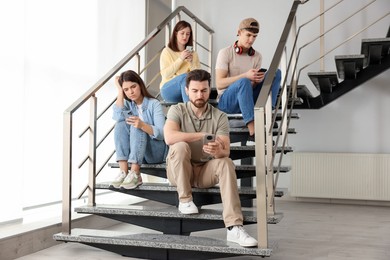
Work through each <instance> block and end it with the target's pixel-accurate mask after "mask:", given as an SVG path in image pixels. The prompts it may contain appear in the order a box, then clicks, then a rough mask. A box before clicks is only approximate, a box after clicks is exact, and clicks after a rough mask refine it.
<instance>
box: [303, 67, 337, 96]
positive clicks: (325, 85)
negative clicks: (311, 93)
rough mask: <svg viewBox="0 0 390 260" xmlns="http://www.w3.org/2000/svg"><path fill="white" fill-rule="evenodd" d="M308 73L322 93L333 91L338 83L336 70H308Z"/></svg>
mask: <svg viewBox="0 0 390 260" xmlns="http://www.w3.org/2000/svg"><path fill="white" fill-rule="evenodd" d="M307 75H308V76H309V78H310V80H311V81H312V82H313V84H314V86H315V87H316V88H317V89H318V91H320V92H321V93H332V91H333V88H334V87H336V86H337V84H338V78H337V72H336V71H318V72H308V73H307Z"/></svg>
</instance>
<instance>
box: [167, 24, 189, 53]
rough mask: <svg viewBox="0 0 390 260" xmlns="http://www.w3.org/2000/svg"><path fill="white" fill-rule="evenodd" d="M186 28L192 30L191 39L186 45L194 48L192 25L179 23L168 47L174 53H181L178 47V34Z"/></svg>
mask: <svg viewBox="0 0 390 260" xmlns="http://www.w3.org/2000/svg"><path fill="white" fill-rule="evenodd" d="M184 28H190V31H191V33H190V38H188V42H187V44H186V47H187V46H192V45H193V37H192V28H191V24H189V23H188V22H186V21H179V22H178V23H177V24H176V25H175V28H173V32H172V35H171V38H170V39H169V42H168V47H169V48H171V49H172V50H173V51H180V50H179V48H178V47H177V33H178V32H179V31H180V30H183V29H184Z"/></svg>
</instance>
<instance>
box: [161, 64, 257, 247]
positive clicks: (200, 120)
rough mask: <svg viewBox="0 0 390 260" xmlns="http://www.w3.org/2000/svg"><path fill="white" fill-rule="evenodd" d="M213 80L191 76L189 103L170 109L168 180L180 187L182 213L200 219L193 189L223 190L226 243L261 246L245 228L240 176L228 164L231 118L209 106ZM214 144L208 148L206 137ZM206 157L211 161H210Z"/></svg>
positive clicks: (200, 73)
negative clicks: (238, 178)
mask: <svg viewBox="0 0 390 260" xmlns="http://www.w3.org/2000/svg"><path fill="white" fill-rule="evenodd" d="M210 81H211V76H210V73H208V72H207V71H205V70H200V69H198V70H193V71H190V72H189V73H188V75H187V78H186V89H185V90H186V93H187V95H188V97H189V101H188V102H186V103H178V104H176V105H173V106H171V107H170V109H169V111H168V114H167V120H166V123H165V126H164V137H165V142H166V143H167V144H168V145H169V146H170V147H169V153H168V156H167V177H168V180H169V181H170V183H171V184H172V185H175V186H177V192H178V195H179V211H180V212H181V213H182V214H197V213H199V211H198V208H197V207H196V205H195V204H194V202H193V199H192V189H191V188H192V187H197V188H210V187H213V186H215V185H216V184H219V187H220V192H221V198H222V205H223V220H224V223H225V226H226V227H227V240H228V241H230V242H234V243H238V244H240V245H241V246H244V247H253V246H257V240H256V239H254V238H253V237H251V236H249V235H248V233H247V232H246V231H245V229H244V228H243V215H242V211H241V203H240V198H239V194H238V187H237V176H236V171H235V167H234V163H233V161H232V160H231V159H230V158H229V154H230V138H229V124H228V118H227V115H226V114H225V113H224V112H222V111H220V110H218V109H217V108H215V107H213V106H212V105H210V104H209V103H208V100H209V96H210ZM209 134H211V135H214V137H215V141H211V142H209V143H208V144H204V142H203V140H204V137H205V136H209ZM205 155H207V156H205Z"/></svg>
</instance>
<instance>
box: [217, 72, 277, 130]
mask: <svg viewBox="0 0 390 260" xmlns="http://www.w3.org/2000/svg"><path fill="white" fill-rule="evenodd" d="M266 76H267V75H266ZM281 78H282V73H281V71H280V70H279V69H278V70H277V71H276V74H275V78H274V80H273V82H272V86H271V91H272V108H273V109H274V108H275V106H276V102H277V100H278V93H279V89H280V82H281ZM263 83H264V80H263V81H262V82H260V83H259V84H257V85H256V86H255V87H252V84H251V81H250V80H249V79H247V78H244V79H239V80H237V81H235V82H234V83H233V84H231V85H230V86H229V87H227V89H226V90H225V92H223V94H222V96H221V97H220V98H219V101H218V108H219V109H220V110H222V111H223V112H225V113H228V114H239V113H241V114H242V117H243V119H244V122H245V124H248V123H249V122H251V121H253V120H254V118H255V115H254V108H255V103H256V101H257V98H258V97H259V95H260V90H261V87H262V86H263Z"/></svg>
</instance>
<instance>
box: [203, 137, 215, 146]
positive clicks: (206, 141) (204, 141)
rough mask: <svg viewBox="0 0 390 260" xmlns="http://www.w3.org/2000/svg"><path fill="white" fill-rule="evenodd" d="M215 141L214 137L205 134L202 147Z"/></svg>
mask: <svg viewBox="0 0 390 260" xmlns="http://www.w3.org/2000/svg"><path fill="white" fill-rule="evenodd" d="M214 141H215V135H213V134H205V135H204V136H203V145H205V144H208V143H211V142H214Z"/></svg>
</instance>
